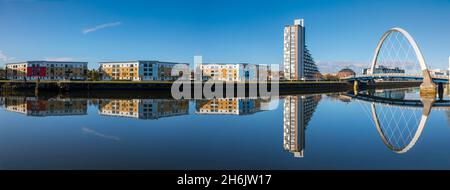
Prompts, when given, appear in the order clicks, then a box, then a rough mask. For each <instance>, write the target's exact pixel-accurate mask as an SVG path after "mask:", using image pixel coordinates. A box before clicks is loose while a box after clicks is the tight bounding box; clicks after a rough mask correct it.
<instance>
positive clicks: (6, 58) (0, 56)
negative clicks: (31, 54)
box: [0, 50, 14, 61]
mask: <svg viewBox="0 0 450 190" xmlns="http://www.w3.org/2000/svg"><path fill="white" fill-rule="evenodd" d="M11 60H14V57H10V56H8V55H6V54H4V53H3V51H2V50H0V61H11Z"/></svg>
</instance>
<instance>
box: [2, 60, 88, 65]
mask: <svg viewBox="0 0 450 190" xmlns="http://www.w3.org/2000/svg"><path fill="white" fill-rule="evenodd" d="M36 62H40V63H42V62H45V63H88V62H86V61H42V60H38V61H21V62H14V63H5V65H9V64H23V63H36Z"/></svg>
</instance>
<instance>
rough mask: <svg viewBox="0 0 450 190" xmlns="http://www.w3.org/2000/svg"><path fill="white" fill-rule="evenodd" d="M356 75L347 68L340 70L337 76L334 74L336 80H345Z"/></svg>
mask: <svg viewBox="0 0 450 190" xmlns="http://www.w3.org/2000/svg"><path fill="white" fill-rule="evenodd" d="M355 75H356V73H355V72H354V71H353V70H351V69H349V68H344V69H342V70H340V71H339V72H338V73H337V74H336V76H337V77H338V78H340V79H341V78H347V77H352V76H355Z"/></svg>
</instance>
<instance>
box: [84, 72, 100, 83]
mask: <svg viewBox="0 0 450 190" xmlns="http://www.w3.org/2000/svg"><path fill="white" fill-rule="evenodd" d="M100 78H101V76H100V72H99V71H98V70H96V69H92V70H88V72H87V80H90V81H99V80H100Z"/></svg>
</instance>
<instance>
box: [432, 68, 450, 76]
mask: <svg viewBox="0 0 450 190" xmlns="http://www.w3.org/2000/svg"><path fill="white" fill-rule="evenodd" d="M428 72H430V75H433V76H449V71H448V70H443V69H431V70H428Z"/></svg>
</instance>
